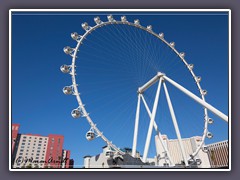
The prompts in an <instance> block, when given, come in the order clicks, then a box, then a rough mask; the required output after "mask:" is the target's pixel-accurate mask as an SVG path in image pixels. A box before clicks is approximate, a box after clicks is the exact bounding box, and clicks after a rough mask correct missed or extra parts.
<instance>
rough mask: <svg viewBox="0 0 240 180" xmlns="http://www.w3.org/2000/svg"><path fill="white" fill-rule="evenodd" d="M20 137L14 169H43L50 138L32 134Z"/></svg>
mask: <svg viewBox="0 0 240 180" xmlns="http://www.w3.org/2000/svg"><path fill="white" fill-rule="evenodd" d="M19 136H20V138H19V143H18V147H17V148H16V154H15V155H14V159H15V160H14V164H13V168H30V167H31V168H43V167H44V162H45V157H46V151H47V144H48V137H45V136H40V135H31V134H25V135H24V134H21V135H19Z"/></svg>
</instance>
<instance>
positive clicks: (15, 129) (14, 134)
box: [12, 124, 20, 153]
mask: <svg viewBox="0 0 240 180" xmlns="http://www.w3.org/2000/svg"><path fill="white" fill-rule="evenodd" d="M19 127H20V124H12V153H13V150H14V148H15V144H16V140H17V136H18V130H19Z"/></svg>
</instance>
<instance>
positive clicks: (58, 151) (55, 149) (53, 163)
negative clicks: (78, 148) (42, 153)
mask: <svg viewBox="0 0 240 180" xmlns="http://www.w3.org/2000/svg"><path fill="white" fill-rule="evenodd" d="M48 138H49V143H48V146H47V152H46V159H45V160H46V163H45V166H46V167H49V168H61V164H62V151H63V140H64V137H63V136H62V135H54V134H50V135H49V136H48Z"/></svg>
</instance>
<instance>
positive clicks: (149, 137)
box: [143, 78, 162, 162]
mask: <svg viewBox="0 0 240 180" xmlns="http://www.w3.org/2000/svg"><path fill="white" fill-rule="evenodd" d="M161 84H162V78H160V80H159V83H158V88H157V92H156V97H155V101H154V104H153V110H152V115H151V120H150V123H149V127H148V134H147V139H146V143H145V148H144V153H143V162H146V160H147V155H148V150H149V145H150V140H151V136H152V129H153V124H154V121H155V116H156V112H157V106H158V100H159V96H160V89H161Z"/></svg>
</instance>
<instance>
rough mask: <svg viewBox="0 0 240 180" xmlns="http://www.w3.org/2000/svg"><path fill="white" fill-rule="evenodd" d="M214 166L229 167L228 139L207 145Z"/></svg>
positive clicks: (211, 163)
mask: <svg viewBox="0 0 240 180" xmlns="http://www.w3.org/2000/svg"><path fill="white" fill-rule="evenodd" d="M207 147H208V157H209V160H210V165H211V167H212V168H228V167H229V165H228V163H229V161H228V160H229V157H228V154H229V153H228V140H226V141H221V142H217V143H213V144H209V145H207Z"/></svg>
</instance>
